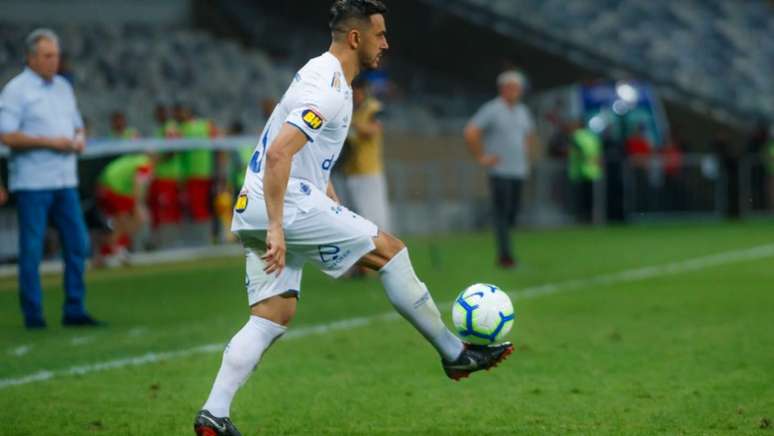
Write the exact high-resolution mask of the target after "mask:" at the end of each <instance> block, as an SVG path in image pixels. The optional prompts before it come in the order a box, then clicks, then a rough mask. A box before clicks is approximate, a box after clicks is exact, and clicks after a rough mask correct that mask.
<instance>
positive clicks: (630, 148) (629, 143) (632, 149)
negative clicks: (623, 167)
mask: <svg viewBox="0 0 774 436" xmlns="http://www.w3.org/2000/svg"><path fill="white" fill-rule="evenodd" d="M646 131H647V130H646V128H645V125H643V124H640V125H638V126H637V129H636V130H635V131H634V133H633V134H632V135H631V136H629V138H627V139H626V155H627V156H628V157H629V158H630V159H631V160H632V163H634V165H636V166H638V167H641V168H646V167H647V166H648V163H649V158H650V155H651V153H652V151H653V146H652V145H651V144H650V141H649V140H648V137H647V135H646Z"/></svg>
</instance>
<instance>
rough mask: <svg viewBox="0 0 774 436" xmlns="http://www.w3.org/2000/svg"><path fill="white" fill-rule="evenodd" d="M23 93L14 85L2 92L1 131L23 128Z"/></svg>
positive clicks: (0, 106)
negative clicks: (17, 90)
mask: <svg viewBox="0 0 774 436" xmlns="http://www.w3.org/2000/svg"><path fill="white" fill-rule="evenodd" d="M21 116H22V95H21V93H19V92H16V90H15V89H14V88H13V87H12V86H6V87H5V89H3V92H2V93H1V94H0V133H10V132H16V131H18V130H19V129H20V128H21Z"/></svg>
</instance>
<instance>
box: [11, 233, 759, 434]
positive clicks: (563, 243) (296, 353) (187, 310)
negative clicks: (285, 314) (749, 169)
mask: <svg viewBox="0 0 774 436" xmlns="http://www.w3.org/2000/svg"><path fill="white" fill-rule="evenodd" d="M516 240H517V242H518V246H519V248H520V256H521V259H522V264H521V266H520V268H519V269H518V270H516V271H502V270H498V269H495V268H494V266H493V264H494V259H493V255H492V254H493V247H492V242H491V237H490V235H489V234H466V235H456V236H438V237H434V238H431V239H428V238H425V239H412V240H409V241H408V243H409V246H410V248H411V255H412V259H413V261H414V264H415V266H416V269H417V272H418V274H419V276H420V277H421V278H422V279H423V280H424V281H425V282H426V283H427V284H428V286H429V287H430V289H431V291H432V292H433V294H434V297H435V300H436V301H437V302H439V303H442V306H441V310H442V311H443V313H444V318H445V319H446V320H449V319H450V314H449V306H450V304H447V303H448V302H451V301H452V300H453V298H454V297H455V296H456V294H457V293H458V292H459V291H460V290H461V289H463V288H464V287H465V286H467V285H469V284H471V283H473V282H479V281H485V282H491V283H495V284H497V285H499V286H501V287H502V288H503V289H505V290H508V291H514V290H516V291H518V289H524V288H527V287H530V286H536V285H541V284H544V283H555V282H561V281H563V280H568V279H576V278H584V277H591V276H595V275H598V274H604V273H612V272H618V271H621V270H626V269H631V268H639V267H642V266H647V265H657V264H664V263H668V262H673V261H680V260H683V259H687V258H694V257H700V256H705V255H708V254H714V253H720V252H724V251H730V250H737V249H744V248H748V247H753V246H759V245H764V244H770V243H772V242H774V225H772V224H770V223H752V224H751V223H747V224H734V225H717V224H705V225H677V226H650V227H629V228H610V229H603V230H562V231H551V232H526V233H520V234H518V236H517V238H516ZM433 259H435V262H436V263H437V264H436V265H435V266H433V265H432V263H433V262H431V260H433ZM59 283H60V278H59V277H58V276H53V277H47V278H45V279H44V287H45V288H46V289H47V291H46V294H45V308H46V316H47V319H48V321H49V329H48V330H47V331H40V332H27V331H26V330H24V329H23V328H21V318H20V315H19V312H18V300H17V295H16V292H15V291H16V282H15V280H14V279H0V314H2V316H1V317H0V353H2V358H0V379H8V378H14V377H22V376H25V375H29V374H32V373H35V372H36V371H39V370H42V369H46V370H52V371H56V370H62V369H66V368H69V367H72V366H75V365H90V364H93V363H97V362H103V361H108V360H112V359H120V358H126V357H132V356H138V355H143V354H145V353H148V352H151V351H155V352H160V351H174V350H182V349H188V348H191V347H195V346H198V345H202V344H208V343H225V342H226V341H227V340H228V339H229V338H230V337H231V335H232V334H233V333H234V332H235V331H236V330H237V329H239V328H240V326H241V325H242V324H243V323H244V321H245V320H246V317H247V308H246V304H245V302H246V297H245V293H244V288H243V262H242V259H241V258H225V259H217V260H208V261H200V262H188V263H185V262H184V263H178V264H170V265H159V266H153V267H144V268H134V269H123V270H115V271H99V272H90V273H89V274H88V286H89V297H88V305H89V307H90V309H91V311H92V312H93V313H94V314H95V315H97V316H98V317H100V318H102V319H105V320H108V321H109V322H110V326H109V327H108V328H104V329H96V330H89V329H63V328H62V327H60V326H59V310H60V307H61V301H62V292H61V290H60V285H59ZM772 283H774V258H771V257H770V258H765V259H759V260H752V261H744V262H740V263H734V264H729V265H723V266H714V267H711V268H708V269H705V270H701V271H694V272H686V273H679V274H676V275H669V276H664V277H657V278H652V279H646V280H642V281H636V282H631V283H621V284H612V285H605V286H595V287H586V288H579V289H574V290H572V291H571V292H567V293H560V294H554V295H546V296H543V297H540V298H534V299H527V300H518V299H517V300H516V301H515V309H516V316H517V318H516V323H515V324H514V328H513V330H512V332H511V334H510V335H509V336H510V339H511V340H512V341H513V342H514V343H515V344H516V348H517V351H516V353H514V355H513V356H511V358H510V359H509V360H508V361H506V362H505V363H503V364H502V365H501V366H500V367H498V368H497V369H495V370H494V371H492V372H489V373H483V374H474V375H473V376H472V377H471V378H470V379H467V380H464V381H462V382H460V383H454V382H451V381H450V380H448V379H446V377H445V376H444V375H443V372H442V370H441V367H440V364H439V360H438V358H437V356H436V355H435V352H434V351H433V350H432V348H431V347H430V346H429V345H427V344H426V343H424V341H423V340H422V339H421V337H420V336H419V335H418V334H417V333H416V332H414V331H413V329H412V328H411V327H410V326H409V325H408V323H406V322H404V321H402V320H377V321H373V322H372V323H370V324H368V325H366V326H361V327H353V328H351V329H344V330H338V331H335V332H330V333H327V334H317V335H309V336H304V337H297V338H292V339H291V338H286V339H283V340H281V341H279V342H278V343H277V344H275V345H274V347H272V349H271V350H269V352H268V353H267V354H266V356H265V357H264V361H263V362H262V363H261V365H260V367H259V369H258V371H257V372H256V373H255V374H254V375H253V376H252V377H251V379H250V380H249V382H248V383H247V385H246V386H245V387H244V388H243V389H242V390H241V391H240V393H239V394H238V395H237V398H236V401H235V403H234V405H233V407H232V418H233V420H234V421H235V423H236V424H237V426H238V427H239V428H240V429H241V431H242V432H243V433H244V434H246V435H254V434H263V435H285V434H288V435H291V434H292V435H295V434H298V435H309V434H330V435H346V434H369V435H370V434H375V435H379V434H411V435H483V434H541V433H542V434H564V433H581V434H657V433H664V434H681V433H686V434H728V433H737V434H755V435H757V434H769V433H772V434H774V429H773V428H771V427H772V425H774V424H770V423H769V422H770V421H771V420H772V419H774V346H772V344H774V309H773V308H774V292H773V291H774V285H773V284H772ZM390 311H391V307H390V305H389V303H388V302H387V300H386V298H385V297H384V295H383V292H382V290H381V287H380V284H379V282H378V280H376V279H369V280H360V281H352V280H350V281H347V280H344V281H342V280H339V281H334V280H331V279H329V278H327V277H325V276H323V275H322V274H320V273H319V272H317V271H315V270H313V269H312V268H308V269H307V271H306V272H305V277H304V282H303V294H302V299H301V302H300V304H299V310H298V314H297V317H296V319H295V321H294V324H293V326H292V327H291V331H293V330H294V329H300V328H301V327H303V326H310V325H315V324H321V323H327V322H332V321H336V320H342V319H349V318H353V317H361V316H368V315H378V314H382V313H387V312H390ZM25 347H26V348H25ZM25 351H26V352H25ZM219 364H220V353H217V352H212V353H201V354H195V355H192V356H188V357H182V358H176V359H171V360H167V361H163V362H158V363H150V364H146V365H142V366H127V367H123V368H117V369H109V370H106V371H101V372H94V373H89V374H84V375H62V376H57V377H55V378H53V379H52V380H47V381H41V382H35V383H30V384H24V385H19V386H11V387H6V388H4V389H2V390H0V410H2V411H3V412H2V415H3V425H2V429H0V434H2V435H5V434H9V435H11V434H12V435H84V434H116V435H148V434H164V435H180V434H182V435H184V434H191V423H192V419H193V416H194V414H195V412H196V411H197V410H198V409H199V407H200V406H201V405H202V403H203V402H204V400H205V398H206V395H207V393H208V392H209V389H210V385H211V383H212V380H213V378H214V376H215V373H216V371H217V368H218V366H219Z"/></svg>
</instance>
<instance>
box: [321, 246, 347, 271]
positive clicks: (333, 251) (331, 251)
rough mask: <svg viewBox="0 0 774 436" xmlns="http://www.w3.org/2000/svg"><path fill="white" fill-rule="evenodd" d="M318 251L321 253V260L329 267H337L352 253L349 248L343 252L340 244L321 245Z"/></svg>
mask: <svg viewBox="0 0 774 436" xmlns="http://www.w3.org/2000/svg"><path fill="white" fill-rule="evenodd" d="M317 251H318V252H319V253H320V261H321V262H322V263H323V264H324V265H325V266H326V267H327V268H337V267H338V266H339V265H340V264H341V263H342V262H343V261H344V259H346V258H347V257H348V256H349V255H350V253H351V251H349V250H347V251H344V252H342V250H341V247H339V246H338V245H319V246H318V247H317Z"/></svg>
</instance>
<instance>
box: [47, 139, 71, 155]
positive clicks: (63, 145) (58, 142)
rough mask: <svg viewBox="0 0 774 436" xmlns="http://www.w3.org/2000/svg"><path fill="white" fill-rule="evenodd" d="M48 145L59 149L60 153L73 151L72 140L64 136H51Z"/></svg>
mask: <svg viewBox="0 0 774 436" xmlns="http://www.w3.org/2000/svg"><path fill="white" fill-rule="evenodd" d="M49 145H50V146H51V148H53V149H54V150H56V151H61V152H62V153H70V152H72V151H74V148H73V140H72V139H71V138H66V137H64V136H60V137H56V138H51V141H50V143H49Z"/></svg>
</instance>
